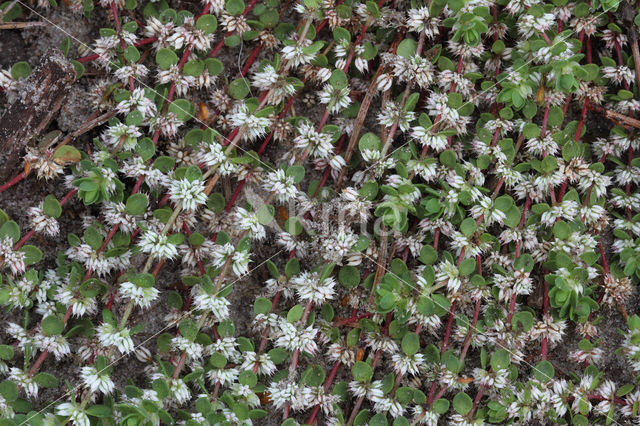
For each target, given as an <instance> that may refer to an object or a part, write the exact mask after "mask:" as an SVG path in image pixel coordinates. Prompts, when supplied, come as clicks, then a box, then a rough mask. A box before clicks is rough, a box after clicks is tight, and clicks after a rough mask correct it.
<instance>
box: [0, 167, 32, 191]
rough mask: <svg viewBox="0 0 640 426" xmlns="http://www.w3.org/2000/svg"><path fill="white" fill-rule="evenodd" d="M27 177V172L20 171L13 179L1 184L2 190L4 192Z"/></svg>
mask: <svg viewBox="0 0 640 426" xmlns="http://www.w3.org/2000/svg"><path fill="white" fill-rule="evenodd" d="M25 177H27V174H26V173H25V172H20V173H19V174H18V175H16V176H15V177H14V178H13V179H11V180H10V181H9V182H7V183H5V184H4V185H2V186H0V192H4V191H6V190H7V189H9V188H11V187H12V186H13V185H15V184H16V183H18V182H20V181H21V180H22V179H24V178H25Z"/></svg>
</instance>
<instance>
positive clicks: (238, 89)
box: [229, 0, 250, 99]
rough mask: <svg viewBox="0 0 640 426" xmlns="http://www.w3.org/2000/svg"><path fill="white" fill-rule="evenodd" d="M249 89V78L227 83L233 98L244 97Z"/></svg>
mask: <svg viewBox="0 0 640 426" xmlns="http://www.w3.org/2000/svg"><path fill="white" fill-rule="evenodd" d="M240 1H241V0H240ZM249 91H250V88H249V80H247V79H246V78H238V79H236V80H233V81H232V82H231V84H229V95H231V97H232V98H233V99H244V98H246V97H247V95H248V94H249Z"/></svg>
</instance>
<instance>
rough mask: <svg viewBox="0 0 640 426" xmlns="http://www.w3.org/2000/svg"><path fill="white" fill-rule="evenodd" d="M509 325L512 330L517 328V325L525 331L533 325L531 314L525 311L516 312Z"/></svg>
mask: <svg viewBox="0 0 640 426" xmlns="http://www.w3.org/2000/svg"><path fill="white" fill-rule="evenodd" d="M511 325H512V327H513V329H514V330H517V329H518V326H521V327H522V331H524V332H527V331H529V330H531V327H533V314H531V312H527V311H521V312H518V313H517V314H515V315H514V316H513V318H512V320H511Z"/></svg>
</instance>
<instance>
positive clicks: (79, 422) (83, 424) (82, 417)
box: [56, 402, 91, 426]
mask: <svg viewBox="0 0 640 426" xmlns="http://www.w3.org/2000/svg"><path fill="white" fill-rule="evenodd" d="M56 414H57V415H58V416H63V417H70V420H71V421H72V422H73V424H74V425H75V426H91V422H90V421H89V416H87V415H86V414H85V412H84V411H83V410H82V409H81V408H80V407H78V406H77V405H75V404H73V403H71V402H63V403H62V404H60V405H58V406H57V407H56Z"/></svg>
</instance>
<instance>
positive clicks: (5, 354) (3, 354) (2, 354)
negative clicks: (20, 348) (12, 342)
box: [0, 345, 13, 361]
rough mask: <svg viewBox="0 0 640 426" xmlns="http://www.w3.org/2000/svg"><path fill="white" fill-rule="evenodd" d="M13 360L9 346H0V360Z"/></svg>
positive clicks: (11, 348) (11, 349)
mask: <svg viewBox="0 0 640 426" xmlns="http://www.w3.org/2000/svg"><path fill="white" fill-rule="evenodd" d="M12 358H13V347H12V346H9V345H0V359H3V360H5V361H6V360H9V359H12Z"/></svg>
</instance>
